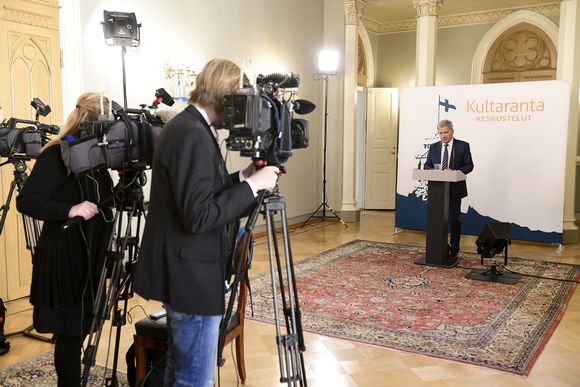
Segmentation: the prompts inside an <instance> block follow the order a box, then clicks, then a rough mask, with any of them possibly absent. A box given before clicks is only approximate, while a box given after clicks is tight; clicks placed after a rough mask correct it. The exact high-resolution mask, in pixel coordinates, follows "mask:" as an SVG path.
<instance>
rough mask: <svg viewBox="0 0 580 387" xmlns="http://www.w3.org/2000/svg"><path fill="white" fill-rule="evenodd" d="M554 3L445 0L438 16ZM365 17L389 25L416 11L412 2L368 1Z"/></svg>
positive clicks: (530, 0) (394, 0)
mask: <svg viewBox="0 0 580 387" xmlns="http://www.w3.org/2000/svg"><path fill="white" fill-rule="evenodd" d="M553 3H554V1H553V0H552V1H547V0H444V2H443V6H442V7H441V8H440V9H439V13H438V14H439V15H440V16H449V15H457V14H464V13H470V12H481V11H487V10H497V9H509V8H520V7H526V6H534V5H538V4H553ZM363 15H364V17H365V18H368V19H371V20H374V21H376V22H379V23H389V22H393V21H400V20H409V19H414V18H415V17H416V11H415V9H414V8H413V1H412V0H367V5H366V7H365V8H364V10H363Z"/></svg>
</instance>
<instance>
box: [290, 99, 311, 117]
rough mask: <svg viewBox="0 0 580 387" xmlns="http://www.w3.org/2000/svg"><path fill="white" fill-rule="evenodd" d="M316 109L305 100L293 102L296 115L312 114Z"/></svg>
mask: <svg viewBox="0 0 580 387" xmlns="http://www.w3.org/2000/svg"><path fill="white" fill-rule="evenodd" d="M314 109H316V105H315V104H313V103H312V102H310V101H308V100H305V99H297V100H296V101H294V111H295V112H296V114H308V113H312V112H313V111H314Z"/></svg>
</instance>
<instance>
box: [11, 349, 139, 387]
mask: <svg viewBox="0 0 580 387" xmlns="http://www.w3.org/2000/svg"><path fill="white" fill-rule="evenodd" d="M119 361H121V360H119ZM105 371H107V374H106V375H105ZM110 371H111V370H110V369H108V370H105V368H104V367H102V366H100V365H96V366H94V367H93V368H92V369H91V373H90V375H89V381H88V383H87V385H88V386H104V385H105V377H110V376H111V372H110ZM117 380H118V382H119V386H123V387H125V386H129V383H128V382H127V375H125V373H123V372H119V371H117ZM56 381H57V377H56V371H55V370H54V360H53V354H52V351H51V352H48V353H45V354H43V355H40V356H37V357H35V358H32V359H30V360H26V361H24V362H22V363H18V364H15V365H13V366H10V367H7V368H3V369H0V386H2V387H24V386H26V387H29V386H35V387H49V386H50V387H53V386H56Z"/></svg>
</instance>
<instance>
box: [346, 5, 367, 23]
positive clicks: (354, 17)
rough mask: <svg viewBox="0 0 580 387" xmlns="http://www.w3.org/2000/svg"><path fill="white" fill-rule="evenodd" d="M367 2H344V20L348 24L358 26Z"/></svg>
mask: <svg viewBox="0 0 580 387" xmlns="http://www.w3.org/2000/svg"><path fill="white" fill-rule="evenodd" d="M366 5H367V0H344V20H345V23H346V24H358V22H359V20H360V19H361V17H362V14H363V10H364V8H365V7H366Z"/></svg>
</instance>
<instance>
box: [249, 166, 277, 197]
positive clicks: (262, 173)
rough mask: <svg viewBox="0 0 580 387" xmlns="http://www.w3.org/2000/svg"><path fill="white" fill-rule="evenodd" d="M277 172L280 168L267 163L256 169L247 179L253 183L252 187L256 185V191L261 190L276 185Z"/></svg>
mask: <svg viewBox="0 0 580 387" xmlns="http://www.w3.org/2000/svg"><path fill="white" fill-rule="evenodd" d="M279 173H280V170H279V169H278V167H275V166H273V165H269V166H267V167H264V168H262V169H260V170H258V171H256V172H255V173H254V174H253V175H252V176H250V177H249V178H248V180H250V181H251V182H252V184H253V185H254V187H256V190H258V191H261V190H263V189H265V190H271V189H273V188H274V187H276V183H277V182H278V174H279Z"/></svg>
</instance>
